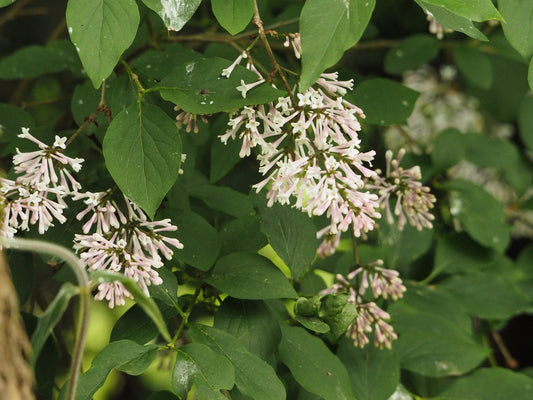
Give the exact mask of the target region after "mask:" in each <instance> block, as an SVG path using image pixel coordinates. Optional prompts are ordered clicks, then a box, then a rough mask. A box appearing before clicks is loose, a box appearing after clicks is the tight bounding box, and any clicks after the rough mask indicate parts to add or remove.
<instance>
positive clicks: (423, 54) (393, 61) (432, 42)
mask: <svg viewBox="0 0 533 400" xmlns="http://www.w3.org/2000/svg"><path fill="white" fill-rule="evenodd" d="M439 49H440V43H439V41H438V40H437V39H436V38H435V37H433V36H429V35H425V34H419V35H413V36H410V37H408V38H407V39H404V40H402V41H401V42H400V43H398V44H397V45H396V46H394V47H392V48H391V49H390V50H389V51H388V52H387V55H386V57H385V64H384V68H385V72H387V73H389V74H394V75H401V74H403V73H404V72H405V71H409V70H414V69H417V68H419V67H421V66H422V65H424V64H426V63H427V62H429V61H431V60H432V59H433V58H435V57H436V56H437V54H438V53H439Z"/></svg>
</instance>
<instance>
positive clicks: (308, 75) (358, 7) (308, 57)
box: [299, 0, 376, 92]
mask: <svg viewBox="0 0 533 400" xmlns="http://www.w3.org/2000/svg"><path fill="white" fill-rule="evenodd" d="M375 5H376V1H375V0H330V1H323V0H307V1H306V2H305V4H304V6H303V9H302V12H301V15H300V33H301V41H302V75H301V77H300V86H299V89H300V92H302V91H303V90H305V89H307V88H308V87H309V86H311V85H312V84H313V83H315V82H316V80H317V79H318V78H319V77H320V74H321V73H322V72H323V71H324V70H325V69H326V68H328V67H331V66H333V65H334V64H335V63H337V61H339V60H340V58H341V57H342V55H343V53H344V51H345V50H346V49H348V48H350V47H352V46H353V45H354V44H356V43H357V42H358V41H359V39H360V38H361V36H362V35H363V32H364V30H365V28H366V26H367V25H368V22H369V21H370V17H371V16H372V12H373V11H374V7H375Z"/></svg>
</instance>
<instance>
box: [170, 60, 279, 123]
mask: <svg viewBox="0 0 533 400" xmlns="http://www.w3.org/2000/svg"><path fill="white" fill-rule="evenodd" d="M230 64H231V62H230V61H228V60H225V59H223V58H218V57H212V58H202V59H198V60H194V61H189V62H186V63H184V64H181V65H179V66H177V67H176V68H174V70H172V72H171V73H170V74H168V75H167V76H166V77H165V78H164V79H163V80H162V81H161V84H160V86H161V91H160V93H161V97H163V98H164V99H165V100H168V101H171V102H173V103H175V104H177V105H178V106H180V107H181V108H182V109H183V110H185V111H187V112H190V113H192V114H214V113H217V112H220V111H226V112H228V111H232V110H236V109H239V108H241V107H244V106H245V105H249V104H263V103H268V102H269V101H272V100H275V99H277V98H278V97H280V96H284V95H285V94H286V93H285V92H284V91H282V90H278V89H274V88H273V87H272V86H270V85H269V84H268V83H266V82H265V83H262V84H260V85H258V86H256V87H254V88H253V89H251V90H249V91H248V92H247V94H246V98H244V97H243V96H242V94H241V92H240V91H238V90H237V87H238V86H240V85H241V84H242V82H241V81H243V82H245V83H247V84H248V83H253V82H256V81H257V75H256V74H255V73H253V72H252V71H249V70H247V69H246V68H244V67H241V66H240V65H238V66H236V67H235V69H234V70H233V72H232V73H231V76H230V77H229V78H226V77H223V76H222V70H223V69H224V68H227V67H229V66H230Z"/></svg>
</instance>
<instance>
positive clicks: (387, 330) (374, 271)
mask: <svg viewBox="0 0 533 400" xmlns="http://www.w3.org/2000/svg"><path fill="white" fill-rule="evenodd" d="M382 265H383V261H382V260H377V261H375V262H373V263H371V264H369V265H368V266H359V267H357V268H356V269H355V270H354V271H352V272H350V273H349V274H348V275H347V276H346V277H344V276H342V275H340V274H338V275H337V276H336V279H337V281H338V282H339V283H335V284H333V286H331V287H329V288H327V289H325V290H323V291H321V292H320V294H337V293H345V292H348V302H349V303H351V304H354V305H355V306H356V307H357V317H356V319H355V321H354V322H353V323H352V324H351V325H350V327H349V328H348V331H347V332H346V335H347V336H349V337H351V338H352V339H353V341H354V345H355V346H359V347H361V348H362V347H364V346H366V345H367V344H368V343H370V339H369V338H368V336H367V335H368V334H369V333H372V332H373V333H374V345H375V346H376V347H379V348H383V347H387V348H389V349H390V348H391V343H392V341H393V340H396V339H397V338H398V336H397V335H396V333H395V332H394V329H393V327H392V325H390V324H389V323H388V322H387V321H389V320H390V315H389V313H387V312H386V311H384V310H383V309H381V308H380V307H379V306H378V305H377V304H376V303H375V302H374V301H370V302H367V301H366V300H364V298H365V294H366V293H367V291H368V289H370V292H371V294H372V296H373V297H374V299H378V298H380V297H382V298H384V299H387V298H391V299H392V300H398V299H399V298H401V297H403V293H404V292H405V290H406V288H405V286H404V285H403V282H402V280H401V279H400V277H399V274H398V271H395V270H391V269H385V268H382V267H381V266H382Z"/></svg>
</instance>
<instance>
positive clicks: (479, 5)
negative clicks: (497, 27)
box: [424, 0, 502, 22]
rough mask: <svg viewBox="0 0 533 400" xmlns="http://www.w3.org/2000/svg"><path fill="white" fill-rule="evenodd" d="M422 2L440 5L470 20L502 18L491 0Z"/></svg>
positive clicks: (432, 0) (426, 0) (479, 20)
mask: <svg viewBox="0 0 533 400" xmlns="http://www.w3.org/2000/svg"><path fill="white" fill-rule="evenodd" d="M424 2H426V3H428V4H433V5H435V6H438V7H442V8H443V9H445V10H447V11H449V12H452V13H454V14H457V15H459V16H461V17H464V18H468V19H470V20H472V21H477V22H481V21H488V20H490V19H498V20H500V21H501V20H502V16H501V15H500V13H499V12H498V10H497V9H496V7H494V4H492V1H491V0H468V1H466V0H424ZM498 5H500V3H498ZM500 8H501V6H500Z"/></svg>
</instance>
